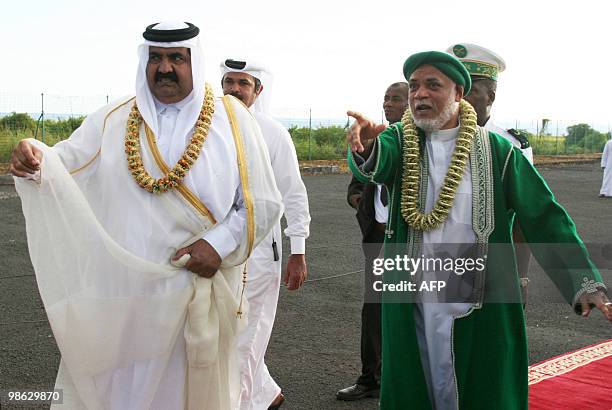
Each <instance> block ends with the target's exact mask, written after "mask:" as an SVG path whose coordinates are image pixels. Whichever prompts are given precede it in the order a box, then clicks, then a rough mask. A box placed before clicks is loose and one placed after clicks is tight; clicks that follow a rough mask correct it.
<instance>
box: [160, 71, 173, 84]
mask: <svg viewBox="0 0 612 410" xmlns="http://www.w3.org/2000/svg"><path fill="white" fill-rule="evenodd" d="M164 79H167V80H170V81H174V82H175V83H178V76H177V75H176V73H175V72H174V71H170V72H169V73H160V72H159V71H158V72H156V73H155V82H159V81H161V80H164Z"/></svg>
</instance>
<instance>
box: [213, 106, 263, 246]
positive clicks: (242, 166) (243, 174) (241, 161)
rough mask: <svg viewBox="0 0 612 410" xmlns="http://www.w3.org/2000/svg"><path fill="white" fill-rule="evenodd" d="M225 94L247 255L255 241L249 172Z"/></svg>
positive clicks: (236, 126) (242, 145)
mask: <svg viewBox="0 0 612 410" xmlns="http://www.w3.org/2000/svg"><path fill="white" fill-rule="evenodd" d="M230 98H234V97H229V96H227V95H224V96H223V97H222V98H221V99H222V100H223V105H224V106H225V111H226V112H227V118H228V120H229V123H230V127H231V128H232V135H233V137H234V144H235V145H236V154H237V156H238V170H239V171H240V182H241V184H242V194H243V196H244V207H245V208H246V211H247V249H248V250H249V251H248V255H249V256H250V255H251V251H252V250H253V244H254V242H255V214H254V212H253V196H252V195H251V191H250V190H249V174H248V171H247V162H246V156H245V150H244V143H243V141H242V134H241V133H240V127H239V126H238V120H237V119H236V114H235V113H234V108H233V107H232V102H231V101H230Z"/></svg>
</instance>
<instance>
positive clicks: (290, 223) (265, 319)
mask: <svg viewBox="0 0 612 410" xmlns="http://www.w3.org/2000/svg"><path fill="white" fill-rule="evenodd" d="M220 68H221V74H222V81H221V83H222V86H223V93H224V94H230V95H233V96H235V97H236V98H238V99H240V100H241V101H242V102H243V103H244V104H245V105H246V106H247V107H249V110H250V111H251V112H252V113H253V116H254V117H255V119H256V120H257V122H258V124H259V126H260V127H261V131H262V134H263V137H264V140H265V141H266V146H267V147H268V153H269V154H270V160H271V164H272V169H273V171H274V177H275V179H276V184H277V186H278V189H279V191H280V192H281V195H282V197H283V204H284V205H285V218H286V220H287V228H286V229H285V235H287V236H288V237H289V240H290V242H291V255H290V256H289V258H288V262H287V269H286V274H285V278H284V282H285V285H287V288H288V289H289V290H294V289H298V288H299V287H300V286H301V285H302V283H303V282H304V280H305V279H306V274H307V271H306V261H305V255H304V254H305V251H306V245H305V240H306V238H307V237H308V234H309V224H310V214H309V211H308V196H307V193H306V187H305V186H304V183H303V182H302V178H301V176H300V170H299V164H298V161H297V155H296V152H295V147H294V146H293V142H292V140H291V136H290V135H289V132H287V130H286V129H285V127H283V125H282V124H281V123H279V122H278V121H276V120H274V119H273V118H272V117H270V116H269V115H268V114H267V110H268V107H269V102H270V97H271V91H272V89H271V87H272V75H271V74H270V72H269V71H268V70H267V69H266V68H265V67H264V66H262V65H260V64H257V63H254V62H253V61H237V60H232V59H228V60H225V61H223V62H221V64H220ZM281 250H282V245H281V226H280V221H279V223H278V224H277V225H276V226H275V227H274V230H273V231H272V232H271V233H270V234H269V235H268V236H267V237H266V238H265V239H264V240H263V241H262V242H261V243H260V244H259V246H257V248H256V249H255V250H254V251H253V254H252V255H251V257H250V258H249V260H248V272H249V274H248V282H247V286H246V298H247V300H248V301H249V318H248V327H247V328H246V330H245V331H244V332H243V333H241V334H240V335H239V338H238V349H239V352H240V353H239V354H240V361H241V383H242V392H241V400H240V409H241V410H260V409H261V410H265V409H268V408H271V409H276V408H278V407H280V405H281V404H282V402H283V401H284V397H283V395H282V393H281V388H280V387H279V386H278V385H277V384H276V382H275V381H274V379H273V378H272V376H270V373H269V371H268V368H267V366H266V364H265V362H264V356H265V353H266V349H267V346H268V342H269V340H270V335H271V334H272V326H273V324H274V317H275V315H276V306H277V302H278V293H279V288H280V282H281V260H282V257H281Z"/></svg>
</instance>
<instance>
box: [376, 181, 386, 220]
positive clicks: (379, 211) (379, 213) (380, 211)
mask: <svg viewBox="0 0 612 410" xmlns="http://www.w3.org/2000/svg"><path fill="white" fill-rule="evenodd" d="M381 195H382V185H376V192H375V193H374V219H376V222H378V223H381V224H386V223H387V220H388V219H389V208H388V207H387V206H385V205H383V203H382V201H381V200H380V197H381ZM388 200H389V198H387V201H388ZM387 203H388V202H387Z"/></svg>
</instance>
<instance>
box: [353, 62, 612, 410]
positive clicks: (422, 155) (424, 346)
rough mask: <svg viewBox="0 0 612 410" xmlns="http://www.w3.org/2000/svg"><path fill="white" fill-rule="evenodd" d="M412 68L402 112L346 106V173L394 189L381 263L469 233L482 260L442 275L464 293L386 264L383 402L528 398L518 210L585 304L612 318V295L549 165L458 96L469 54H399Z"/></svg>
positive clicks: (440, 403) (501, 402)
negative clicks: (376, 116)
mask: <svg viewBox="0 0 612 410" xmlns="http://www.w3.org/2000/svg"><path fill="white" fill-rule="evenodd" d="M404 76H405V77H406V79H407V80H408V83H409V86H410V92H409V110H407V111H406V113H405V114H404V117H403V118H402V121H401V122H400V123H397V124H394V125H392V126H390V127H389V128H386V129H385V127H384V126H382V125H376V124H374V123H373V122H371V121H370V120H368V119H367V118H365V117H363V116H362V115H360V114H358V113H355V112H349V115H351V116H353V117H354V118H355V119H356V120H357V121H356V122H355V123H354V124H353V126H352V127H351V128H350V129H349V132H348V134H347V141H348V143H349V145H350V150H351V152H349V156H348V163H349V167H350V169H351V171H352V172H353V174H354V175H355V176H356V177H357V178H358V179H360V180H361V181H363V182H375V183H381V184H385V185H386V186H387V188H388V190H389V193H390V204H389V205H390V211H389V212H390V213H389V222H388V227H387V231H386V235H385V258H386V259H385V260H384V262H385V263H386V262H388V261H391V260H396V261H397V259H398V258H399V257H400V256H401V255H406V256H407V257H409V258H412V259H413V260H416V259H418V258H420V257H421V258H422V255H424V254H428V249H431V248H432V247H435V246H436V245H438V244H473V245H475V248H476V250H477V252H476V256H480V258H477V259H478V260H481V261H482V260H485V261H486V262H485V268H484V269H483V270H480V271H478V269H472V271H471V272H469V274H466V275H461V274H459V273H458V271H456V270H455V273H456V275H453V274H452V273H451V274H450V275H448V276H447V277H446V279H448V280H447V282H448V284H450V285H451V287H452V286H455V287H456V288H457V289H462V290H463V291H462V292H461V293H462V294H463V295H465V294H466V292H465V289H467V290H468V291H467V297H465V298H464V299H461V298H458V297H457V295H454V296H453V295H451V297H450V298H449V297H448V296H446V299H445V298H444V297H445V296H444V295H448V294H443V293H442V292H439V293H438V294H436V293H435V292H429V293H428V294H425V295H424V293H427V292H422V293H421V294H415V292H411V291H410V287H408V291H404V292H397V291H393V290H394V289H395V290H397V289H401V287H400V286H397V285H398V284H401V283H405V282H407V281H413V282H415V279H417V278H419V277H424V276H418V275H417V276H413V275H411V274H408V273H407V271H406V270H405V266H400V265H401V264H399V263H397V264H395V265H394V264H393V263H390V264H389V265H386V264H385V265H383V264H381V265H379V266H384V267H385V269H384V275H383V281H382V282H384V284H385V285H387V286H388V287H387V288H383V287H382V285H381V284H380V283H378V284H377V285H376V286H377V288H378V289H379V290H380V289H383V290H386V292H383V301H384V305H383V323H382V328H383V329H382V330H383V354H382V357H383V365H382V385H381V402H380V405H381V408H382V409H385V410H387V409H398V410H400V409H401V410H404V409H432V408H433V409H437V410H441V409H444V410H446V409H492V408H495V409H527V395H528V387H527V364H528V363H527V339H526V330H525V322H524V317H523V309H522V306H521V304H520V297H519V296H518V295H519V281H518V276H517V274H516V265H515V257H514V251H513V247H512V245H511V244H512V234H511V230H512V225H513V221H514V219H515V218H516V220H517V221H518V223H519V225H520V226H521V228H522V230H523V233H524V235H525V238H526V240H527V242H529V243H530V244H536V245H533V246H532V251H533V254H534V256H535V257H536V259H537V261H538V262H539V263H540V265H541V266H542V267H543V268H544V269H545V271H546V272H547V274H548V275H549V276H550V278H551V279H552V280H553V282H554V283H555V285H556V286H557V287H558V288H559V290H560V291H561V293H562V295H563V297H564V298H565V299H566V301H567V302H568V303H570V304H571V305H572V306H573V307H574V309H575V311H576V312H577V313H582V315H584V316H586V315H588V314H589V312H590V310H591V309H592V308H594V307H595V306H596V307H597V308H598V309H599V310H601V311H602V312H603V313H604V315H605V316H606V317H607V318H608V320H610V321H612V304H611V303H610V302H609V301H608V298H607V297H606V295H605V293H604V292H605V291H606V288H605V286H604V284H603V281H602V279H601V276H600V274H599V272H598V271H597V269H596V268H595V266H594V265H593V264H592V262H591V261H590V259H589V256H588V253H587V251H586V249H585V247H584V244H583V243H582V241H581V240H580V238H579V237H578V235H577V233H576V229H575V226H574V223H573V222H572V220H571V219H570V217H569V216H568V214H567V213H566V212H565V210H564V209H563V208H562V207H561V206H560V205H559V204H558V203H557V202H556V200H555V198H554V196H553V194H552V193H551V192H550V190H549V189H548V187H547V185H546V183H545V182H544V180H543V179H542V178H541V176H540V175H539V174H538V173H537V171H536V170H535V169H534V168H533V166H532V165H531V164H530V163H529V162H528V161H527V160H526V159H525V157H524V156H523V155H522V154H521V153H520V151H519V150H518V149H517V148H515V147H513V146H512V144H511V143H509V142H508V141H507V140H505V139H504V138H502V137H500V136H498V135H497V134H494V133H492V132H488V131H486V130H484V129H483V128H480V127H478V126H477V124H476V114H475V112H474V110H473V108H472V107H471V106H470V105H469V103H467V102H465V101H464V100H463V96H464V95H466V94H467V93H469V90H470V87H471V80H470V75H469V73H468V72H467V70H466V69H465V67H464V66H463V65H462V64H461V62H460V61H459V60H457V59H456V58H455V57H453V56H451V55H450V54H446V53H440V52H435V51H432V52H423V53H418V54H415V55H413V56H411V57H409V58H408V59H407V60H406V62H405V63H404ZM455 256H457V255H455ZM483 258H484V259H483ZM423 259H424V258H423ZM458 260H459V259H455V262H457V261H458ZM457 266H458V265H457ZM402 269H404V270H402ZM451 270H452V269H451ZM421 275H423V273H422V272H421ZM453 276H454V277H453ZM416 283H417V284H418V280H417V281H416ZM421 283H422V282H421ZM393 286H395V287H393ZM421 289H422V288H421ZM426 290H427V289H426ZM429 290H431V288H430V289H429ZM398 295H399V296H398ZM429 302H442V303H429Z"/></svg>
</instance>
